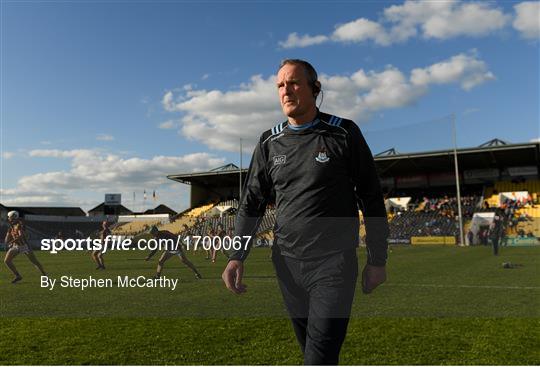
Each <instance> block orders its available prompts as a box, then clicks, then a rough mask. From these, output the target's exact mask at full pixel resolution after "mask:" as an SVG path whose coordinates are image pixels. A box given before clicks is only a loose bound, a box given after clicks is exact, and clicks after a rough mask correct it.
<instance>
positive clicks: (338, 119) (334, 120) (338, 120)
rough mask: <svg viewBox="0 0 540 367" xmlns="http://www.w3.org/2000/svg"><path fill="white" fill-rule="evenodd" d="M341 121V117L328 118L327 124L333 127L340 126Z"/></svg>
mask: <svg viewBox="0 0 540 367" xmlns="http://www.w3.org/2000/svg"><path fill="white" fill-rule="evenodd" d="M341 121H343V119H342V118H341V117H337V116H330V120H329V121H328V124H330V125H333V126H339V125H341Z"/></svg>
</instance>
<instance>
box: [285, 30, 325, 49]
mask: <svg viewBox="0 0 540 367" xmlns="http://www.w3.org/2000/svg"><path fill="white" fill-rule="evenodd" d="M326 41H328V37H327V36H322V35H319V36H310V35H308V34H306V35H303V36H298V33H296V32H294V33H291V34H289V36H288V37H287V40H286V41H281V42H279V45H280V46H281V47H283V48H295V47H308V46H313V45H319V44H321V43H324V42H326Z"/></svg>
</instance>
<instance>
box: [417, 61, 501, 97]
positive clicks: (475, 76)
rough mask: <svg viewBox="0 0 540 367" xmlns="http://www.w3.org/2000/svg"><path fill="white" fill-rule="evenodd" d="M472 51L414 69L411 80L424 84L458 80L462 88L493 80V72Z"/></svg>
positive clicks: (469, 87) (468, 88)
mask: <svg viewBox="0 0 540 367" xmlns="http://www.w3.org/2000/svg"><path fill="white" fill-rule="evenodd" d="M474 53H475V52H473V53H472V54H470V55H466V54H460V55H456V56H454V57H452V58H451V59H449V60H446V61H443V62H440V63H437V64H434V65H431V66H430V67H428V68H424V69H414V70H413V71H412V73H411V82H412V83H413V84H416V85H426V84H447V83H450V82H452V81H456V80H459V81H460V84H461V87H462V88H463V89H465V90H470V89H472V88H474V87H475V86H477V85H479V84H482V83H484V82H486V81H488V80H494V79H495V76H494V75H493V73H491V72H490V71H488V69H487V66H486V64H485V63H484V62H483V61H482V60H478V59H477V58H476V55H475V54H474Z"/></svg>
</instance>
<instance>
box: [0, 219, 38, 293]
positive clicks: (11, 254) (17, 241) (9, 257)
mask: <svg viewBox="0 0 540 367" xmlns="http://www.w3.org/2000/svg"><path fill="white" fill-rule="evenodd" d="M8 222H9V226H10V227H9V229H8V231H7V233H6V238H5V241H4V242H5V243H6V244H7V246H8V251H7V253H6V257H5V258H4V263H5V264H6V266H7V267H8V268H9V270H11V272H12V273H13V275H14V276H15V278H13V280H12V281H11V283H13V284H15V283H17V282H18V281H20V280H22V276H21V274H20V273H19V272H18V271H17V268H16V267H15V264H13V259H14V258H15V257H16V256H17V255H19V254H25V255H26V257H28V260H30V262H31V263H32V264H34V266H35V267H36V268H37V269H38V270H39V271H40V273H41V275H44V276H47V274H46V273H45V270H44V269H43V266H42V265H41V263H40V262H39V261H38V259H37V258H36V255H34V252H33V251H32V247H31V246H30V245H29V244H28V242H27V241H26V232H25V227H24V222H23V220H22V219H21V218H19V213H18V212H17V211H14V210H13V211H10V212H9V213H8Z"/></svg>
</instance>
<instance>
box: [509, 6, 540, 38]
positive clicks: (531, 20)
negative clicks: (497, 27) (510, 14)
mask: <svg viewBox="0 0 540 367" xmlns="http://www.w3.org/2000/svg"><path fill="white" fill-rule="evenodd" d="M514 9H515V11H516V18H515V19H514V22H513V23H512V25H513V26H514V28H515V29H517V30H518V31H519V32H521V34H522V36H523V37H525V38H532V39H538V38H540V2H538V1H526V2H523V3H520V4H517V5H514Z"/></svg>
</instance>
